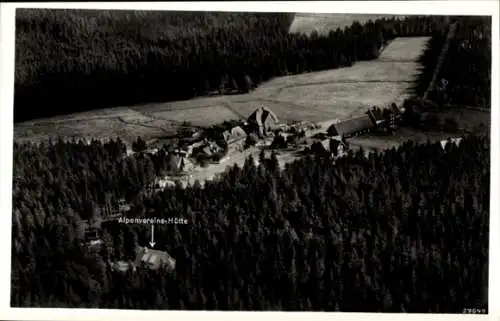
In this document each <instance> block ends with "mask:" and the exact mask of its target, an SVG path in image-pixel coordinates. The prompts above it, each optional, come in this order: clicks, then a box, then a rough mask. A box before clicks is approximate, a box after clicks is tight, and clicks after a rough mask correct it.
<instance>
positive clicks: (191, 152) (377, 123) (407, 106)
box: [80, 100, 460, 272]
mask: <svg viewBox="0 0 500 321" xmlns="http://www.w3.org/2000/svg"><path fill="white" fill-rule="evenodd" d="M428 110H432V105H429V104H427V103H425V102H423V101H415V100H413V101H410V100H407V101H405V103H404V105H403V106H401V107H398V106H397V105H396V104H394V103H393V104H392V105H391V106H389V107H386V108H378V107H372V108H369V109H368V110H367V111H366V113H365V114H363V115H361V116H357V117H353V118H350V119H346V120H342V121H337V120H333V121H326V122H323V123H310V122H304V121H302V122H297V123H293V124H289V125H288V124H282V123H280V122H279V120H278V117H276V115H275V114H274V113H273V112H272V111H271V110H270V109H269V108H266V107H264V106H261V107H259V108H258V109H257V110H255V111H254V112H253V113H252V114H251V115H250V116H249V117H248V119H247V120H246V121H242V122H238V123H235V124H232V125H231V124H230V125H228V126H226V128H218V129H217V130H213V129H212V130H206V132H200V131H193V132H191V133H188V134H186V133H184V136H181V137H180V139H179V140H178V147H177V148H176V149H174V150H173V151H171V152H170V153H171V154H172V155H171V156H172V157H171V158H170V160H171V162H172V168H173V172H175V173H177V174H172V175H171V176H170V177H173V178H175V175H182V173H186V172H189V171H190V170H192V169H193V168H194V167H195V166H197V165H195V164H196V163H198V164H200V165H199V166H203V162H204V161H205V162H207V161H208V162H210V161H211V162H216V163H219V164H220V163H223V162H225V161H227V160H228V159H230V158H231V157H233V155H236V154H237V153H241V152H242V151H244V150H246V149H249V148H260V150H261V151H262V150H266V149H269V150H272V151H274V152H277V153H279V152H283V151H296V152H305V153H325V152H326V153H331V155H332V156H333V159H336V158H338V157H342V156H344V155H346V154H347V153H348V152H349V150H350V148H349V140H348V139H349V138H351V137H354V136H358V135H367V134H370V135H394V134H395V133H396V132H397V128H398V127H399V126H405V125H412V126H415V125H417V126H419V125H425V126H427V127H428V126H437V124H438V123H439V120H436V119H433V117H432V116H430V115H429V113H428ZM444 123H445V124H444V126H448V127H450V125H449V124H448V125H446V121H445V122H444ZM451 127H453V126H451ZM448 130H449V131H454V130H456V129H453V128H448ZM448 142H451V143H454V144H459V143H460V138H450V139H449V140H445V141H442V142H441V143H442V147H443V148H445V146H446V144H447V143H448ZM141 152H144V153H157V152H158V149H157V148H154V147H152V146H145V148H144V149H143V150H142V151H141ZM369 152H370V151H368V150H367V151H366V154H365V156H367V155H368V153H369ZM228 163H229V162H228ZM177 177H180V176H177ZM165 181H167V182H168V180H166V179H164V178H163V179H160V180H158V181H157V182H156V183H155V184H156V185H155V186H154V188H152V189H153V190H158V189H162V188H165V185H167V184H168V183H163V184H159V182H165ZM170 182H172V183H173V181H170ZM130 210H131V207H130V205H129V204H127V203H126V202H125V201H124V200H121V201H119V202H118V203H117V204H113V205H111V203H108V205H107V206H106V207H105V208H104V209H97V211H96V215H94V216H93V218H92V219H90V220H84V221H82V224H81V226H80V227H81V233H80V236H81V239H82V242H84V243H85V244H86V246H87V248H88V249H89V251H91V252H94V253H96V254H99V253H102V251H103V245H104V242H103V229H104V228H105V225H106V224H117V223H120V222H123V220H124V219H127V220H128V219H133V218H132V217H130ZM104 247H105V248H107V249H106V250H107V251H108V252H109V251H112V248H109V247H110V245H109V244H106V246H104ZM108 264H109V265H110V266H111V267H112V268H113V269H114V270H117V271H122V272H125V271H128V270H131V271H135V270H136V269H137V268H148V269H158V268H166V269H167V270H173V269H174V268H175V259H174V258H173V257H172V256H170V255H169V254H168V253H167V252H166V251H160V250H155V249H148V248H147V247H137V249H136V256H135V258H134V259H133V260H132V259H128V260H125V259H122V260H115V261H112V260H108Z"/></svg>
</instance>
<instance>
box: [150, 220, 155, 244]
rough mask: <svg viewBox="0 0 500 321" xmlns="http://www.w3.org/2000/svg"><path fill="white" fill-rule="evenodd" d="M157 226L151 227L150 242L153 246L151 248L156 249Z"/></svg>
mask: <svg viewBox="0 0 500 321" xmlns="http://www.w3.org/2000/svg"><path fill="white" fill-rule="evenodd" d="M155 244H156V243H155V226H154V225H151V242H149V245H151V247H155Z"/></svg>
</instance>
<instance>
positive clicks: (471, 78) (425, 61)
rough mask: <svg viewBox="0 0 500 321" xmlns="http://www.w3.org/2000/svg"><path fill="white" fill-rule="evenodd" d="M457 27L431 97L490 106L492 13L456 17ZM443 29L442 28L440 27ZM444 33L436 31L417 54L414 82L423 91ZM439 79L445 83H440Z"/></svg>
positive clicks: (416, 91) (441, 45)
mask: <svg viewBox="0 0 500 321" xmlns="http://www.w3.org/2000/svg"><path fill="white" fill-rule="evenodd" d="M453 20H454V21H456V22H457V30H456V32H455V36H454V37H453V39H452V40H451V43H450V46H449V49H448V52H447V54H446V56H445V59H444V63H443V65H442V67H441V70H440V72H439V74H438V82H437V86H438V88H435V90H436V91H437V92H433V93H432V95H431V98H433V99H434V100H436V101H437V102H440V103H442V104H451V105H458V106H474V107H484V108H490V103H491V17H455V18H454V19H453ZM443 31H445V29H443ZM445 39H446V33H445V32H443V33H436V34H435V35H433V37H432V38H431V40H430V41H429V44H428V47H427V49H426V50H425V51H424V54H423V55H422V56H421V57H420V63H421V64H422V66H423V69H422V72H421V73H420V75H419V77H418V79H417V81H416V82H415V86H414V88H413V89H414V93H415V94H416V95H417V96H421V95H423V93H424V92H425V91H426V90H427V86H428V85H429V82H430V80H431V78H432V74H433V72H434V68H435V66H436V63H437V58H438V56H439V52H440V51H441V48H442V47H443V45H444V42H445ZM441 79H444V80H445V81H446V82H447V83H446V84H442V83H441Z"/></svg>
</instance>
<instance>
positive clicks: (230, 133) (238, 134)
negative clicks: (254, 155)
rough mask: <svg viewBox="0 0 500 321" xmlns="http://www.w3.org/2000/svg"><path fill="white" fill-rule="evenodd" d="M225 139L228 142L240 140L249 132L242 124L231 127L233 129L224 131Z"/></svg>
mask: <svg viewBox="0 0 500 321" xmlns="http://www.w3.org/2000/svg"><path fill="white" fill-rule="evenodd" d="M222 136H223V137H224V140H225V141H226V142H227V143H228V144H232V143H234V142H236V141H240V140H242V139H244V138H246V137H247V133H246V132H245V131H244V130H243V128H241V127H240V126H236V127H233V128H231V130H226V131H224V133H222Z"/></svg>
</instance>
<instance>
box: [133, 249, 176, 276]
mask: <svg viewBox="0 0 500 321" xmlns="http://www.w3.org/2000/svg"><path fill="white" fill-rule="evenodd" d="M175 263H176V261H175V259H174V258H173V257H171V256H170V255H169V254H168V253H167V252H165V251H159V250H154V249H149V248H147V247H139V248H138V249H137V256H136V260H135V266H137V267H139V266H145V267H146V268H148V269H152V270H157V269H159V268H166V269H167V270H170V271H172V270H174V269H175Z"/></svg>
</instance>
